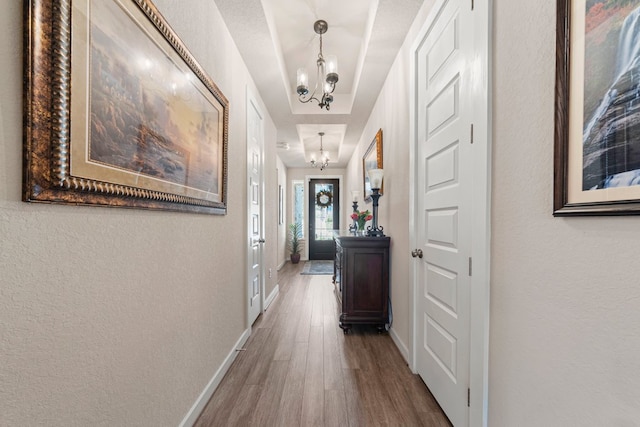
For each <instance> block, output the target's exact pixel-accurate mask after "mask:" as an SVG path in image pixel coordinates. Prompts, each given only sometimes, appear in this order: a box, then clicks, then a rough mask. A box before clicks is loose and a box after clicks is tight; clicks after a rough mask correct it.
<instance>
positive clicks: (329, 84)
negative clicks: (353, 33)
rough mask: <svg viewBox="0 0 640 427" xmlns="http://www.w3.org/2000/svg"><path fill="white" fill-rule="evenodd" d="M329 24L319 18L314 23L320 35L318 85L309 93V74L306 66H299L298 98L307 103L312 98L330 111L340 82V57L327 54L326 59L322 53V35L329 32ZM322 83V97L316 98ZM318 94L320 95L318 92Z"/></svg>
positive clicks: (317, 62)
mask: <svg viewBox="0 0 640 427" xmlns="http://www.w3.org/2000/svg"><path fill="white" fill-rule="evenodd" d="M328 28H329V25H328V24H327V21H323V20H318V21H316V22H315V23H314V24H313V30H314V31H315V32H316V34H319V35H320V52H319V53H318V60H317V61H316V64H317V66H318V75H317V77H316V86H315V87H314V89H313V92H312V93H311V95H309V96H307V95H308V94H309V75H308V74H307V70H306V69H305V68H298V87H297V89H296V92H298V100H299V101H300V102H302V103H307V102H309V101H311V100H312V99H313V100H315V101H316V102H317V103H318V106H319V107H320V109H322V108H323V107H324V108H326V109H327V111H329V107H330V105H331V103H332V102H333V95H332V94H333V91H334V90H335V88H336V83H337V82H338V58H336V56H335V55H327V59H326V60H325V58H324V56H323V55H322V35H323V34H324V33H326V32H327V29H328ZM321 82H322V83H321ZM319 84H320V85H321V91H322V97H321V98H320V99H318V98H316V92H318V85H319ZM318 96H320V94H319V92H318Z"/></svg>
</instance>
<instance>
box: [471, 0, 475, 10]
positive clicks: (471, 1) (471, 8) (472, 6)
mask: <svg viewBox="0 0 640 427" xmlns="http://www.w3.org/2000/svg"><path fill="white" fill-rule="evenodd" d="M473 6H474V5H473V0H471V10H473Z"/></svg>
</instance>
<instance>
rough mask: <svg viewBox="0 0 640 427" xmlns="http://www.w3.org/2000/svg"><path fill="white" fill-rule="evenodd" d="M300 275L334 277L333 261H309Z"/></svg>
mask: <svg viewBox="0 0 640 427" xmlns="http://www.w3.org/2000/svg"><path fill="white" fill-rule="evenodd" d="M300 274H319V275H321V274H330V275H333V261H307V262H305V263H304V268H303V269H302V273H300Z"/></svg>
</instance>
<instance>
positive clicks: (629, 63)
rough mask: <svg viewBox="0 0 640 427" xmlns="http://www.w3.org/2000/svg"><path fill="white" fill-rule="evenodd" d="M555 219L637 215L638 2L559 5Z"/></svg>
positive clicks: (578, 0)
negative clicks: (574, 216)
mask: <svg viewBox="0 0 640 427" xmlns="http://www.w3.org/2000/svg"><path fill="white" fill-rule="evenodd" d="M557 11H558V14H557V19H558V22H557V54H556V105H555V109H556V117H555V162H554V181H555V182H554V212H553V213H554V215H556V216H562V215H622V214H639V213H640V0H606V1H605V0H557Z"/></svg>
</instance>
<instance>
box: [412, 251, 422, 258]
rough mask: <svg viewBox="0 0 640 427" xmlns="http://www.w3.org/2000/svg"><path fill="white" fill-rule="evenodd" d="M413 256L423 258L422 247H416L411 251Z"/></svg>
mask: <svg viewBox="0 0 640 427" xmlns="http://www.w3.org/2000/svg"><path fill="white" fill-rule="evenodd" d="M411 256H412V257H414V258H416V257H418V258H422V256H423V254H422V249H414V250H412V251H411Z"/></svg>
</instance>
